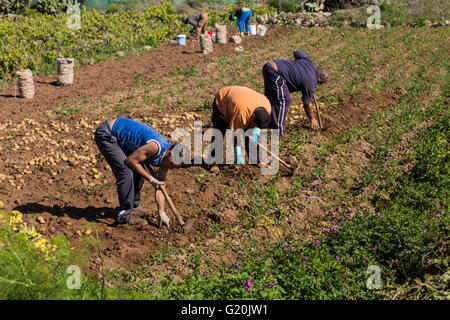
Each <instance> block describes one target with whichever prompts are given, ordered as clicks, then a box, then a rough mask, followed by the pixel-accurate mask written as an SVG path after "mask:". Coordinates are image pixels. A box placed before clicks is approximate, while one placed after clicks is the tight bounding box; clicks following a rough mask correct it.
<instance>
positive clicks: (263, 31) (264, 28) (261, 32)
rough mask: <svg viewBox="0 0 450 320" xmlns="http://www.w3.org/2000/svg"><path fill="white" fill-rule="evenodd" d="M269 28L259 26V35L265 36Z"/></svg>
mask: <svg viewBox="0 0 450 320" xmlns="http://www.w3.org/2000/svg"><path fill="white" fill-rule="evenodd" d="M266 30H267V27H265V26H263V25H261V24H259V25H258V35H260V36H263V35H265V34H266Z"/></svg>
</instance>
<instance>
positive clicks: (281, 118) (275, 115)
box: [262, 63, 291, 136]
mask: <svg viewBox="0 0 450 320" xmlns="http://www.w3.org/2000/svg"><path fill="white" fill-rule="evenodd" d="M262 74H263V78H264V95H265V96H266V97H267V99H269V101H270V105H271V106H272V112H271V114H270V118H271V119H270V125H269V127H270V128H271V129H279V130H280V135H281V136H285V135H286V117H287V114H288V111H289V106H290V104H291V94H290V92H289V88H288V86H287V84H286V80H284V78H283V77H282V76H281V75H280V74H279V73H278V72H276V71H275V70H274V69H273V68H272V66H271V65H270V64H269V63H266V64H265V65H264V67H263V69H262Z"/></svg>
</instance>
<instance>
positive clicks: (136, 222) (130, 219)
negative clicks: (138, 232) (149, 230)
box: [127, 213, 148, 226]
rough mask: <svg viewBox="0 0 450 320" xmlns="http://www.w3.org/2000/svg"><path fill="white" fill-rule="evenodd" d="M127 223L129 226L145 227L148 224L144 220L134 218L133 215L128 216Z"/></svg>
mask: <svg viewBox="0 0 450 320" xmlns="http://www.w3.org/2000/svg"><path fill="white" fill-rule="evenodd" d="M127 223H128V224H129V225H130V226H137V225H139V226H145V225H147V224H148V222H147V220H144V219H142V218H139V217H138V216H136V215H135V214H134V213H131V214H129V215H128V219H127Z"/></svg>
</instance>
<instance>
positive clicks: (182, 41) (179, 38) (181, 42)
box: [177, 34, 186, 46]
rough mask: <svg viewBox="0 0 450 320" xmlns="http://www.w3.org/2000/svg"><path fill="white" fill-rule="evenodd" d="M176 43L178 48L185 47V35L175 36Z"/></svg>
mask: <svg viewBox="0 0 450 320" xmlns="http://www.w3.org/2000/svg"><path fill="white" fill-rule="evenodd" d="M177 42H178V45H179V46H185V45H186V35H185V34H179V35H177Z"/></svg>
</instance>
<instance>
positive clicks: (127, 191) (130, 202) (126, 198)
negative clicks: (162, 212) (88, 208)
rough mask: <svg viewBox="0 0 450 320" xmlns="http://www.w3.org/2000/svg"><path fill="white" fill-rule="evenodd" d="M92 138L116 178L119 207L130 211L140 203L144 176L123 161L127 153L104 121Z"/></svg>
mask: <svg viewBox="0 0 450 320" xmlns="http://www.w3.org/2000/svg"><path fill="white" fill-rule="evenodd" d="M94 139H95V143H97V146H98V148H99V150H100V152H101V153H102V154H103V156H104V157H105V159H106V161H107V162H108V164H109V166H110V167H111V170H112V172H113V173H114V176H115V178H116V185H117V195H118V196H119V204H120V209H121V210H127V211H130V212H131V211H132V210H133V208H137V207H138V206H139V204H140V197H141V189H142V185H143V184H144V177H142V176H141V175H139V174H137V173H135V172H134V171H133V170H132V169H131V168H130V167H128V166H127V164H126V163H125V159H126V158H127V155H125V153H124V152H123V150H122V149H121V148H120V146H119V143H118V141H117V138H116V137H115V136H113V135H112V133H111V130H110V129H109V126H108V123H107V122H106V121H105V122H103V123H102V124H101V125H100V126H99V127H98V128H97V130H96V131H95V134H94Z"/></svg>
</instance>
